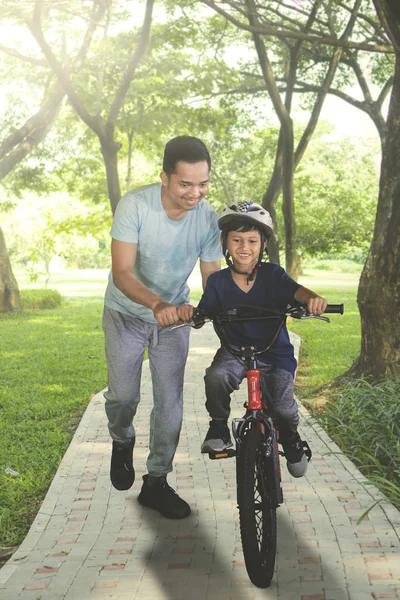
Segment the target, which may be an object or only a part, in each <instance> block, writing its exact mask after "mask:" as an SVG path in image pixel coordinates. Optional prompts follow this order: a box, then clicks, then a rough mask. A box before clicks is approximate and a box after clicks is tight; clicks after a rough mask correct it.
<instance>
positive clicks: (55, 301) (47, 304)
mask: <svg viewBox="0 0 400 600" xmlns="http://www.w3.org/2000/svg"><path fill="white" fill-rule="evenodd" d="M20 293H21V307H22V310H44V309H45V308H57V307H58V306H60V305H61V303H62V296H61V295H60V294H59V293H58V292H57V290H21V292H20Z"/></svg>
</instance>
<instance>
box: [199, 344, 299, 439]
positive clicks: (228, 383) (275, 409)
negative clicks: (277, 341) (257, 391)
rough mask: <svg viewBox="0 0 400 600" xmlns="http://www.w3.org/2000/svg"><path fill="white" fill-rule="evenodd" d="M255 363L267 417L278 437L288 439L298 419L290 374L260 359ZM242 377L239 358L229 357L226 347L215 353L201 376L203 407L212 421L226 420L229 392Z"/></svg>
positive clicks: (241, 363) (234, 388)
mask: <svg viewBox="0 0 400 600" xmlns="http://www.w3.org/2000/svg"><path fill="white" fill-rule="evenodd" d="M257 362H258V369H259V370H260V385H261V389H262V392H263V394H265V395H266V398H267V402H268V405H269V408H270V413H271V417H272V418H273V420H274V422H275V423H276V425H277V427H278V429H279V432H280V434H281V437H285V436H290V435H291V434H293V432H295V431H297V425H298V423H299V420H300V417H299V412H298V408H297V402H296V400H295V398H294V382H293V375H292V374H291V373H290V372H289V371H286V370H285V369H280V368H279V367H275V366H273V365H270V364H266V363H263V362H262V359H261V358H260V359H259V360H258V361H257ZM245 375H246V367H245V365H244V363H243V362H242V361H241V360H239V358H237V357H236V356H233V354H231V353H230V352H228V350H226V348H220V349H219V350H218V351H217V353H216V355H215V356H214V359H213V362H212V363H211V365H210V366H209V367H208V369H207V370H206V375H205V377H204V381H205V384H206V398H207V402H206V408H207V410H208V413H209V415H210V417H211V418H212V419H215V420H219V419H220V420H222V419H223V420H226V419H228V417H229V414H230V402H231V393H232V392H233V391H234V390H238V389H239V385H240V383H241V382H242V380H243V379H244V377H245ZM238 416H239V415H238ZM240 416H242V415H240Z"/></svg>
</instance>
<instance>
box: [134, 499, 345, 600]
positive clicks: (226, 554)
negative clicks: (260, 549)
mask: <svg viewBox="0 0 400 600" xmlns="http://www.w3.org/2000/svg"><path fill="white" fill-rule="evenodd" d="M142 518H143V526H145V527H147V528H149V529H150V530H151V531H152V532H153V534H154V543H153V547H152V548H151V549H150V550H149V551H148V552H147V553H144V555H143V557H142V560H143V561H144V562H145V563H146V571H148V572H149V574H151V578H152V579H153V580H154V578H155V579H156V580H157V581H158V585H159V589H160V594H162V595H158V596H154V598H157V600H187V599H188V598H189V594H190V598H191V599H192V600H205V599H206V598H213V599H214V598H217V597H218V596H219V595H220V596H221V597H224V598H225V597H226V598H229V599H230V600H250V599H253V597H254V593H255V590H258V593H260V592H261V593H262V595H263V597H264V598H265V599H266V600H275V599H276V598H277V597H278V585H279V593H280V594H282V592H283V590H284V589H287V590H288V591H289V590H290V591H291V594H292V596H291V597H294V596H293V593H294V594H296V591H295V590H296V589H298V590H299V593H300V589H299V587H298V586H299V578H300V576H304V577H306V578H307V577H311V579H310V581H312V580H314V581H317V579H318V577H320V578H321V581H323V580H328V579H329V581H330V587H334V588H337V589H342V588H343V581H342V580H341V578H340V576H339V575H338V574H337V572H335V570H334V569H332V568H331V567H330V565H329V563H328V562H327V561H324V560H323V558H321V555H320V550H319V548H318V542H317V539H315V542H314V544H315V547H311V546H312V544H311V545H310V542H309V538H308V537H307V536H305V537H304V538H303V536H302V535H301V534H300V532H299V530H298V529H297V528H296V527H295V526H294V525H293V523H292V520H291V517H290V516H289V515H288V514H287V513H285V512H284V511H279V510H278V545H277V559H276V565H275V574H274V578H273V580H272V583H271V586H270V587H269V588H266V589H265V590H260V589H259V588H256V587H255V586H253V584H252V583H251V582H250V580H249V579H248V576H247V572H246V570H245V568H244V564H242V562H241V561H243V556H242V554H241V551H240V548H239V551H237V552H236V557H235V559H234V560H232V551H233V548H225V547H222V544H221V543H218V535H219V528H218V527H212V526H210V524H209V523H207V521H206V520H205V518H204V517H202V515H201V514H200V515H197V514H196V513H195V514H192V515H191V516H190V517H188V518H187V519H184V520H183V521H178V522H177V521H170V520H168V519H164V518H163V517H161V516H160V515H159V514H158V513H156V512H155V511H153V510H151V509H143V517H142ZM236 525H238V519H237V522H236ZM233 526H234V525H233ZM222 527H223V525H222ZM237 533H239V530H238V527H237ZM303 540H304V541H303ZM236 546H238V547H240V540H239V539H238V540H237V541H236ZM237 550H238V549H237ZM238 559H239V562H241V564H242V568H241V569H239V570H238V571H236V575H235V567H234V562H235V561H236V560H238ZM281 574H282V576H283V579H281ZM313 578H315V579H313ZM278 582H279V584H278ZM188 590H190V592H189V591H188ZM343 592H344V593H345V590H343ZM257 597H259V596H257Z"/></svg>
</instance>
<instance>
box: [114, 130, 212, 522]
mask: <svg viewBox="0 0 400 600" xmlns="http://www.w3.org/2000/svg"><path fill="white" fill-rule="evenodd" d="M210 168H211V159H210V155H209V153H208V150H207V148H206V146H205V145H204V144H203V142H202V141H201V140H199V139H197V138H194V137H191V136H179V137H176V138H174V139H172V140H170V141H169V142H168V143H167V145H166V147H165V151H164V161H163V171H162V173H161V184H159V183H158V184H157V183H156V184H153V185H148V186H144V187H141V188H137V189H136V190H133V191H131V192H128V193H127V194H125V196H124V197H123V198H122V199H121V200H120V202H119V204H118V207H117V210H116V212H115V216H114V222H113V226H112V229H111V235H112V238H113V239H112V244H111V254H112V271H111V273H110V278H109V283H108V286H107V290H106V295H105V308H104V316H103V328H104V334H105V348H106V358H107V366H108V390H107V392H106V393H105V398H106V413H107V417H108V420H109V430H110V434H111V437H112V439H113V450H112V457H111V472H110V477H111V481H112V484H113V486H114V487H115V488H116V489H118V490H126V489H129V488H130V487H131V486H132V484H133V482H134V478H135V471H134V468H133V459H132V455H133V448H134V444H135V429H134V427H133V417H134V416H135V413H136V409H137V406H138V403H139V400H140V378H141V369H142V361H143V355H144V352H145V350H146V348H148V356H149V362H150V371H151V377H152V384H153V403H154V406H153V410H152V412H151V417H150V442H149V448H150V453H149V456H148V460H147V470H148V474H147V475H144V477H143V486H142V490H141V492H140V494H139V502H140V503H141V504H143V505H144V506H149V507H151V508H155V509H156V510H159V512H160V513H161V514H162V515H164V516H165V517H169V518H183V517H186V516H188V515H189V514H190V507H189V505H188V504H187V503H186V502H185V501H184V500H183V499H181V498H180V497H179V496H178V494H177V493H176V492H175V491H174V490H173V489H172V488H171V487H170V486H169V485H168V483H167V481H166V476H167V473H169V472H170V471H172V461H173V458H174V455H175V451H176V448H177V445H178V441H179V434H180V429H181V425H182V412H183V376H184V369H185V364H186V359H187V353H188V345H189V333H190V330H189V328H186V327H182V328H179V329H175V330H173V331H170V329H169V326H170V325H174V324H176V323H180V322H182V321H186V320H188V318H189V316H190V310H191V308H190V306H189V305H188V301H189V288H188V285H187V279H188V277H189V275H190V273H191V272H192V270H193V268H194V266H195V264H196V262H197V259H198V258H200V271H201V275H202V282H203V288H204V287H205V284H206V281H207V278H208V276H209V275H210V274H211V273H214V272H215V271H217V270H219V268H220V259H221V257H222V251H221V246H220V241H219V229H218V223H217V214H216V213H215V211H214V209H213V208H212V207H211V206H210V205H209V204H208V203H207V202H206V201H205V200H204V196H205V195H206V193H207V190H208V180H209V172H210Z"/></svg>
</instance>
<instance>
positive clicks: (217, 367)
mask: <svg viewBox="0 0 400 600" xmlns="http://www.w3.org/2000/svg"><path fill="white" fill-rule="evenodd" d="M218 225H219V228H220V230H221V242H222V247H223V253H224V256H225V259H226V262H227V264H228V267H227V268H226V269H223V270H222V271H219V272H216V273H213V274H212V275H210V277H209V279H208V281H207V286H206V289H205V291H204V294H203V296H202V298H201V300H200V303H199V306H198V309H199V310H203V311H204V312H205V313H206V314H208V315H209V316H212V315H214V314H218V313H219V312H220V311H221V310H222V309H223V308H226V307H228V306H232V307H233V306H235V305H236V306H237V305H246V306H247V307H252V308H254V310H255V311H256V310H257V308H260V307H263V308H270V309H275V310H281V311H284V310H286V308H287V306H288V305H293V304H295V303H300V304H304V305H306V306H307V310H308V312H309V313H314V314H321V313H323V312H324V310H325V308H326V305H327V302H326V300H325V299H324V298H322V297H320V296H318V295H317V294H315V293H314V292H312V291H311V290H308V289H307V288H305V287H303V286H300V285H299V284H298V283H296V282H295V281H293V279H291V278H290V277H289V276H288V275H287V274H286V272H285V271H284V269H283V268H282V267H280V266H279V265H275V264H272V263H263V262H262V256H263V252H264V250H266V247H267V243H268V240H269V239H270V237H271V236H272V234H273V231H272V219H271V217H270V215H269V213H268V212H267V211H266V210H265V209H264V208H263V207H261V206H259V205H258V204H255V203H252V202H239V203H238V205H232V206H230V207H229V208H227V209H225V210H224V211H223V212H222V214H221V216H220V218H219V220H218ZM271 328H273V330H275V328H276V324H273V325H271V321H257V322H255V321H253V322H250V321H249V322H247V323H246V322H241V323H236V324H235V325H234V326H232V327H230V328H229V329H227V334H228V336H229V339H230V342H231V343H232V344H233V345H234V346H239V347H240V346H256V347H262V346H265V341H266V340H268V339H270V338H271ZM296 366H297V363H296V359H295V357H294V350H293V346H292V344H291V343H290V340H289V334H288V331H287V328H286V325H284V326H283V328H282V330H281V332H280V334H279V336H278V338H277V340H276V341H275V342H274V344H273V345H272V347H271V348H270V350H268V351H267V352H266V353H265V354H262V355H260V356H259V368H260V371H261V386H262V389H263V390H265V391H266V392H267V393H268V397H269V399H270V406H271V410H272V416H273V419H274V421H275V423H276V425H277V427H278V429H279V436H280V443H281V444H282V446H283V449H284V452H285V456H286V459H287V467H288V470H289V472H290V474H291V475H292V476H293V477H302V476H303V475H304V474H305V473H306V470H307V464H308V461H307V457H306V455H305V452H304V447H303V444H304V443H303V442H302V440H301V439H300V436H299V434H298V432H297V425H298V423H299V414H298V409H297V404H296V401H295V399H294V373H295V370H296ZM245 371H246V370H245V366H244V364H243V363H242V362H241V361H240V359H239V358H238V357H235V356H233V355H232V354H230V353H229V352H228V350H226V349H225V348H223V347H221V348H219V350H218V351H217V353H216V355H215V357H214V360H213V362H212V364H211V366H210V367H208V369H207V370H206V375H205V378H204V379H205V386H206V398H207V401H206V408H207V410H208V412H209V414H210V416H211V419H212V420H211V422H210V428H209V430H208V433H207V435H206V438H205V440H204V442H203V444H202V447H201V450H202V452H203V453H207V452H220V451H222V450H224V449H226V448H228V447H230V446H231V445H232V441H231V437H230V432H229V428H228V425H227V420H228V417H229V413H230V394H231V393H232V391H233V390H237V389H239V385H240V383H241V381H242V380H243V378H244V376H245Z"/></svg>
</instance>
